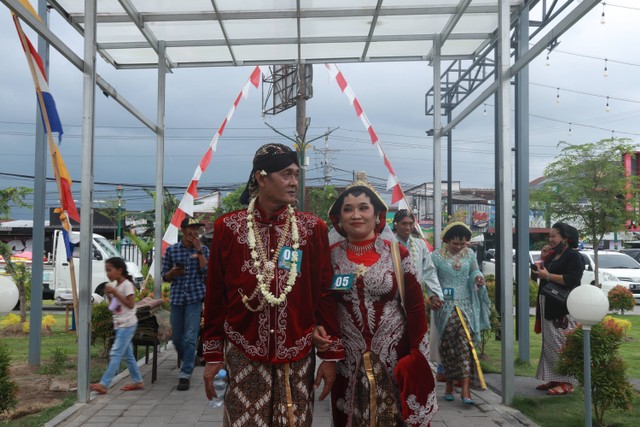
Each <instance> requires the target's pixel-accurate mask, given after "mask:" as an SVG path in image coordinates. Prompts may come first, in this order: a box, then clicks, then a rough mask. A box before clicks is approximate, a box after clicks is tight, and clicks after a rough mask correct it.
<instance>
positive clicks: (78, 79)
mask: <svg viewBox="0 0 640 427" xmlns="http://www.w3.org/2000/svg"><path fill="white" fill-rule="evenodd" d="M34 4H35V3H34ZM604 11H605V24H601V23H600V21H601V15H602V12H603V7H602V5H599V6H597V7H596V8H594V9H593V10H592V11H591V12H590V13H589V14H588V15H586V16H585V17H584V18H583V19H582V21H581V22H579V23H578V24H577V25H575V26H574V27H573V28H572V29H570V30H569V31H568V32H567V33H566V34H565V35H564V36H562V37H561V38H560V45H559V46H558V47H557V48H556V49H555V50H554V51H552V52H551V53H550V54H549V60H548V64H549V65H547V59H546V56H547V55H546V53H544V54H542V55H541V56H540V57H538V58H537V59H536V60H535V61H534V62H533V63H532V64H531V66H530V81H531V101H530V113H531V121H530V128H531V142H530V143H531V158H530V178H531V179H535V178H537V177H539V176H540V175H541V174H542V172H543V170H544V167H545V165H546V164H547V163H548V162H549V161H550V160H552V159H553V157H554V156H555V155H556V154H557V152H558V150H557V144H558V142H559V141H568V142H569V143H574V144H578V143H584V142H591V141H598V140H600V139H603V138H610V137H611V136H612V134H613V135H614V136H615V137H627V138H631V140H632V141H633V142H640V120H638V119H639V118H640V85H639V84H638V83H637V82H638V76H639V75H640V73H639V71H640V43H638V42H637V41H638V40H640V26H639V25H638V22H640V5H638V4H637V2H636V1H634V0H613V1H612V2H607V4H606V6H605V7H604ZM51 18H52V19H51V22H50V26H51V28H52V30H53V31H54V32H55V33H56V34H58V35H59V36H60V37H61V38H62V40H63V41H65V42H66V43H67V44H68V45H69V46H70V47H72V48H73V49H74V50H75V52H76V53H78V54H79V55H80V56H82V40H81V38H80V37H79V36H78V35H77V34H76V33H75V32H74V31H72V30H71V29H70V28H69V26H68V25H67V24H66V23H65V22H63V21H62V20H61V19H60V18H59V17H58V15H57V14H56V13H55V12H54V13H52V14H51ZM28 35H29V37H30V38H31V39H32V42H34V43H35V40H36V37H35V36H34V35H33V33H32V32H31V31H28ZM0 55H1V56H0V57H2V58H3V66H2V68H0V76H1V78H0V100H1V102H0V147H1V150H2V151H1V153H2V154H1V159H2V161H1V162H0V188H6V187H9V186H16V185H23V186H32V185H33V180H32V179H30V178H29V177H31V176H33V173H34V164H33V163H34V160H33V152H34V143H33V140H34V132H35V130H34V129H35V127H34V122H35V118H36V110H35V96H34V89H33V83H32V81H31V77H30V74H29V71H28V68H27V63H26V61H25V58H24V54H23V53H22V50H21V48H20V44H19V41H18V37H17V34H16V31H15V29H14V27H13V23H12V21H11V16H10V13H9V11H8V10H7V9H6V8H4V7H0ZM605 58H606V59H607V61H606V66H607V70H608V76H607V77H604V75H603V74H604V68H605ZM340 69H341V70H342V71H343V73H344V75H345V77H346V79H347V81H348V82H349V84H350V85H351V87H352V88H353V90H354V91H355V93H356V95H357V97H358V99H359V100H360V103H361V104H362V106H363V108H364V111H365V112H366V114H367V116H368V117H369V120H370V121H371V123H372V124H373V127H374V129H375V130H376V131H377V133H378V135H379V136H380V138H381V141H382V144H383V147H384V148H385V151H386V152H387V154H388V156H389V158H390V159H391V162H392V164H393V166H394V168H395V170H396V172H397V175H398V178H399V179H400V181H401V182H403V183H411V184H419V183H422V182H425V181H431V179H432V173H433V172H432V159H433V141H432V139H431V138H429V137H427V136H426V134H425V131H426V130H428V129H431V128H432V127H433V122H432V118H431V117H426V116H425V115H424V99H425V93H426V91H427V90H428V89H429V88H431V86H432V81H433V78H432V69H431V68H430V67H429V66H428V64H427V63H425V62H410V63H387V64H380V63H375V64H372V63H367V64H342V65H340ZM250 72H251V68H247V67H241V68H226V69H223V68H210V69H179V70H175V71H174V73H173V74H169V75H168V76H167V93H166V116H165V123H166V143H165V154H166V160H165V168H166V169H165V183H166V184H167V185H169V186H173V187H175V188H173V189H172V192H173V193H175V194H176V195H181V194H182V192H183V190H180V189H179V188H178V187H184V186H186V185H187V184H188V183H189V181H190V179H191V177H192V176H193V172H194V168H195V166H196V165H197V163H198V161H199V160H200V158H201V156H202V154H203V153H204V151H205V150H206V148H207V147H208V145H209V142H210V139H211V137H212V136H213V135H214V133H215V131H216V129H217V128H218V126H219V125H220V123H221V122H222V120H223V118H224V117H225V115H226V113H227V111H228V110H229V108H230V106H231V104H232V102H233V100H234V99H235V97H236V96H237V94H238V92H239V90H240V89H241V88H242V86H243V85H244V82H245V81H246V79H247V78H248V76H249V73H250ZM98 73H99V74H100V75H102V76H103V77H104V78H105V79H106V80H107V81H108V82H109V83H111V84H112V85H113V86H114V87H116V89H117V90H118V91H119V92H120V93H122V94H123V95H124V96H125V97H126V98H127V99H128V100H129V101H130V102H131V103H132V104H133V105H135V106H136V107H137V108H138V109H139V110H141V111H142V112H143V113H144V114H145V115H146V116H147V117H148V118H150V119H151V120H152V121H154V122H155V119H156V95H155V93H156V73H155V71H152V70H138V71H115V70H114V69H112V68H111V66H109V65H107V64H105V63H104V62H102V60H101V59H100V58H99V59H98ZM49 83H50V88H51V91H52V93H53V95H54V97H55V99H56V102H57V106H58V111H59V113H60V116H61V119H62V123H63V126H64V130H65V135H64V137H63V142H62V145H61V147H60V150H61V152H62V155H63V157H64V159H65V161H66V162H67V165H68V168H69V171H70V173H71V176H72V178H74V179H80V175H81V126H80V125H81V119H82V75H81V73H80V72H79V71H78V70H77V69H76V68H75V67H73V66H71V65H69V64H68V63H67V62H66V60H65V59H64V58H62V56H61V55H60V54H58V52H57V51H55V50H54V49H52V50H51V66H50V71H49ZM607 97H609V99H608V103H609V111H606V104H607ZM261 98H262V94H261V91H260V90H255V89H251V91H250V92H249V98H248V99H245V100H243V101H242V102H241V104H240V106H239V108H238V110H237V111H236V113H235V115H234V117H233V120H232V121H231V123H230V124H229V125H228V127H227V128H226V131H225V133H224V135H223V138H221V140H220V142H219V144H218V151H217V152H216V153H215V155H214V158H213V160H212V162H211V165H210V167H209V169H208V170H207V172H206V173H205V175H204V176H203V177H202V180H201V186H207V187H215V186H224V187H231V186H233V185H238V184H240V183H243V182H244V181H246V178H247V175H248V172H249V169H250V162H251V158H252V156H253V153H254V152H255V149H256V148H257V147H258V146H259V145H261V144H262V143H265V142H270V141H277V142H283V143H288V141H287V140H286V139H284V138H282V137H281V136H279V135H277V134H275V133H274V132H273V131H272V130H270V129H269V128H268V127H267V126H266V125H265V122H266V123H269V124H270V125H272V126H274V127H275V128H277V129H279V130H280V131H281V132H283V133H286V134H288V135H291V136H292V137H293V135H294V132H295V111H294V110H293V109H292V110H290V111H287V112H285V113H282V114H280V115H278V116H275V117H273V116H266V117H262V116H261V113H260V112H261ZM558 100H559V102H557V101H558ZM485 109H486V115H485V114H484V110H485ZM307 116H309V117H310V118H311V126H310V129H309V132H308V135H307V137H308V139H311V138H315V137H318V136H321V135H322V134H323V133H324V132H325V131H326V130H327V129H329V128H339V129H338V130H337V131H335V132H334V133H333V134H332V135H331V136H330V137H329V139H328V146H329V149H330V154H329V157H328V159H329V161H330V163H331V165H332V166H333V168H334V170H333V171H332V172H331V177H332V183H334V184H341V183H344V182H346V181H349V180H350V179H351V177H352V171H355V170H365V171H367V173H368V174H369V176H370V177H372V181H374V182H383V181H384V180H386V177H387V171H386V169H385V167H384V165H383V164H382V161H381V159H380V158H379V157H378V155H377V151H376V150H375V148H374V147H373V146H371V144H370V143H369V138H368V135H367V133H366V131H365V129H364V128H363V126H362V123H361V122H360V120H358V119H357V118H356V116H355V114H354V112H353V108H352V107H351V106H350V105H349V104H348V102H347V100H346V98H345V97H344V95H343V94H342V93H341V92H340V91H339V89H338V87H337V85H336V83H335V82H333V81H330V80H329V78H328V73H327V72H326V71H325V69H324V67H323V66H320V65H316V66H315V67H314V97H313V98H312V99H311V100H310V101H309V102H308V104H307ZM493 123H494V121H493V101H492V99H489V100H488V101H487V104H486V106H482V107H480V108H479V109H478V110H477V111H476V112H475V113H473V114H472V115H471V116H470V117H468V118H467V119H466V120H465V121H464V122H463V123H462V124H461V125H459V126H458V127H457V128H456V129H455V130H454V133H453V142H454V146H453V147H454V148H453V154H454V156H453V157H454V165H453V179H454V180H456V181H460V182H461V185H462V186H463V187H475V188H477V187H483V188H490V187H493V169H494V154H493V148H494V142H493V140H494V135H493V129H494V124H493ZM570 129H571V132H569V130H570ZM324 143H325V142H324V139H323V138H321V139H319V140H317V141H316V142H315V143H314V146H315V147H316V148H317V149H322V148H323V147H324ZM444 149H445V147H444V145H443V150H444ZM155 155H156V142H155V135H153V134H152V133H151V131H149V130H148V129H147V128H145V127H144V126H143V125H141V124H140V123H139V122H138V121H137V120H136V119H135V118H133V117H132V116H131V115H129V114H128V113H127V112H126V111H125V110H124V109H123V108H121V107H120V106H119V105H118V104H117V103H116V102H115V101H113V100H112V99H109V98H106V97H104V96H102V94H101V93H100V91H99V90H98V91H97V95H96V144H95V182H96V185H95V198H96V199H98V200H99V199H112V198H115V197H116V190H115V189H116V186H117V185H118V184H122V185H124V186H125V193H124V199H125V200H126V206H127V208H128V209H131V210H137V209H145V208H149V207H150V205H151V199H150V198H149V197H148V196H147V195H146V194H145V193H144V192H143V191H142V190H141V188H142V187H143V186H146V187H153V186H154V185H155V184H154V182H155V174H156V171H155ZM309 157H310V165H309V169H308V175H307V176H308V178H309V180H308V184H309V185H314V184H320V183H322V181H323V180H322V173H323V170H322V167H321V162H322V161H323V154H322V152H321V151H318V150H311V151H310V152H309ZM444 160H446V156H445V154H444V153H443V161H444ZM445 167H446V166H443V177H446V168H445ZM15 175H24V176H26V177H25V178H16V176H15ZM48 176H52V172H51V167H50V164H49V165H48ZM377 178H380V180H379V181H378V180H376V179H377ZM48 193H49V194H48V196H47V205H48V206H54V205H55V204H56V200H57V197H56V195H55V189H54V187H53V186H51V191H49V192H48ZM74 195H75V196H76V198H79V196H80V185H79V184H76V185H75V186H74ZM12 216H13V217H14V218H24V219H28V218H30V217H31V213H30V212H29V211H27V210H20V209H15V210H14V211H13V215H12Z"/></svg>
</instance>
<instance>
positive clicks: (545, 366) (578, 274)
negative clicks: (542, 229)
mask: <svg viewBox="0 0 640 427" xmlns="http://www.w3.org/2000/svg"><path fill="white" fill-rule="evenodd" d="M577 247H578V230H576V229H575V228H574V227H572V226H570V225H568V224H565V223H562V222H558V223H556V224H554V225H553V227H552V229H551V232H550V233H549V245H546V246H545V247H544V248H542V252H541V254H540V258H541V259H542V260H543V263H542V264H541V265H540V266H539V267H538V270H537V271H534V273H535V274H536V275H537V276H538V278H539V279H540V287H539V289H538V306H537V308H536V333H540V332H542V351H541V352H540V363H539V364H538V371H537V373H536V378H538V379H541V380H543V381H546V382H545V383H543V384H540V385H538V386H537V387H536V388H537V389H538V390H546V391H547V394H550V395H554V396H555V395H562V394H568V393H573V386H574V384H575V383H576V379H575V378H573V377H569V376H563V375H560V374H558V373H557V372H556V371H555V370H554V365H555V363H556V361H557V360H558V358H559V357H560V349H561V348H562V346H564V344H565V342H566V333H567V332H568V331H570V330H571V329H574V328H575V326H576V322H575V320H574V319H573V318H572V317H571V316H570V315H569V312H568V310H567V305H566V303H565V304H560V303H557V302H555V301H554V300H552V299H551V298H545V296H544V295H543V294H542V293H541V292H540V290H542V289H543V288H544V287H545V286H546V285H547V284H548V283H550V282H553V283H557V284H560V285H564V286H568V287H569V288H571V289H573V288H575V287H576V286H579V285H580V279H582V273H583V271H584V262H583V260H582V256H581V255H580V253H579V252H578V251H577V250H576V249H575V248H577Z"/></svg>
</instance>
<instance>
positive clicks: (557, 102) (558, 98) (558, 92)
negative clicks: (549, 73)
mask: <svg viewBox="0 0 640 427" xmlns="http://www.w3.org/2000/svg"><path fill="white" fill-rule="evenodd" d="M556 104H560V88H557V92H556Z"/></svg>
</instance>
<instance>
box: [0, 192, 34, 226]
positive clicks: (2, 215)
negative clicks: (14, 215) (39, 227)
mask: <svg viewBox="0 0 640 427" xmlns="http://www.w3.org/2000/svg"><path fill="white" fill-rule="evenodd" d="M31 193H33V189H32V188H29V187H9V188H5V189H4V190H0V219H9V212H11V205H12V204H13V205H15V206H17V207H20V208H30V207H31V205H30V204H28V203H25V201H24V198H25V197H26V196H27V195H28V194H31Z"/></svg>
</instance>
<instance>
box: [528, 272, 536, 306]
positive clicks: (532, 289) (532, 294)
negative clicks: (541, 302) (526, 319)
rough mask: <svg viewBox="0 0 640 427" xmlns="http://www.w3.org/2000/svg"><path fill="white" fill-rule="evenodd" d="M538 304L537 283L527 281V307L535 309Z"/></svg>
mask: <svg viewBox="0 0 640 427" xmlns="http://www.w3.org/2000/svg"><path fill="white" fill-rule="evenodd" d="M537 303H538V282H536V281H535V280H531V279H529V307H532V308H533V307H535V306H536V304H537Z"/></svg>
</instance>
